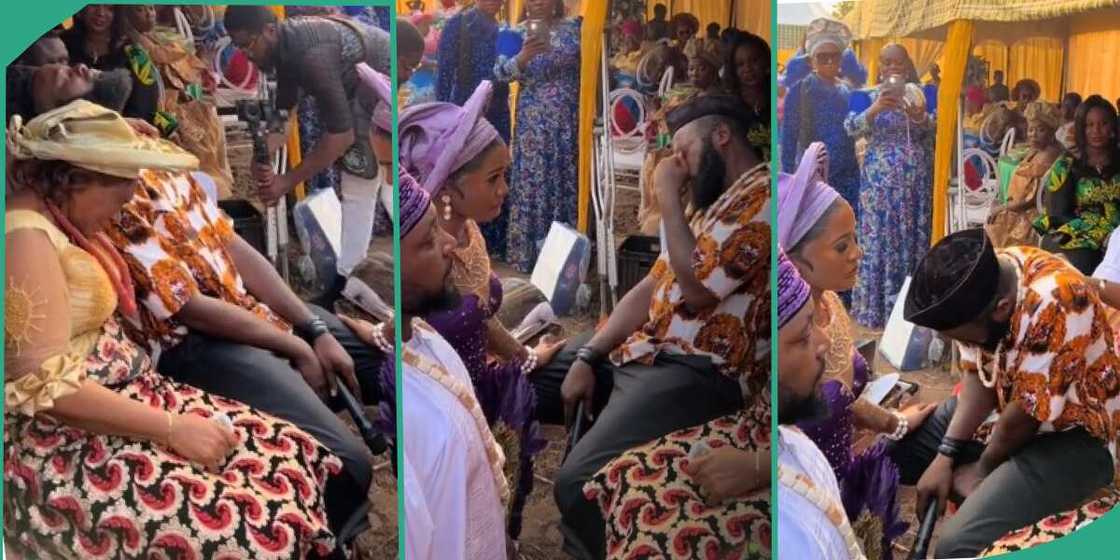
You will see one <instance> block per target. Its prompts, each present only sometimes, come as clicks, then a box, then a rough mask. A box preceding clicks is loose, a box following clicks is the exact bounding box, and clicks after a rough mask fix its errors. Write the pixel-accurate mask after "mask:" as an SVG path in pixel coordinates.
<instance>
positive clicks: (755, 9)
mask: <svg viewBox="0 0 1120 560" xmlns="http://www.w3.org/2000/svg"><path fill="white" fill-rule="evenodd" d="M770 13H771V9H770V2H767V1H764V0H735V20H734V21H733V22H732V25H734V26H735V27H737V28H739V29H744V30H746V31H750V32H751V33H754V34H755V35H758V36H759V37H762V38H763V39H766V42H767V43H770V42H771V41H770Z"/></svg>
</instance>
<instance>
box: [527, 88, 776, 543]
mask: <svg viewBox="0 0 1120 560" xmlns="http://www.w3.org/2000/svg"><path fill="white" fill-rule="evenodd" d="M745 113H746V112H745V111H744V109H743V106H742V103H741V102H740V101H739V100H738V99H734V98H730V97H725V96H718V95H711V96H705V97H700V98H697V99H696V100H694V101H691V102H689V103H687V104H685V105H682V106H681V107H680V108H678V109H676V110H674V111H673V112H671V113H670V114H669V116H668V119H667V121H668V123H669V126H670V130H671V131H672V132H673V152H674V153H673V155H672V156H670V157H668V158H666V159H665V160H664V161H663V162H662V163H661V164H660V165H659V166H658V169H657V171H656V172H655V178H654V181H655V184H656V187H655V188H657V189H658V190H659V191H660V192H661V193H662V194H661V200H662V201H668V203H667V204H665V205H664V208H663V216H662V247H663V248H664V252H663V253H662V255H661V257H660V258H659V260H658V261H657V263H656V265H655V266H654V267H653V270H652V271H651V272H650V273H649V275H648V276H647V277H646V278H645V279H643V280H642V281H641V282H639V283H638V284H637V286H635V287H634V288H633V289H631V290H630V292H629V293H627V294H626V295H625V297H623V298H622V300H621V301H620V302H619V303H618V306H617V307H616V308H615V310H614V312H613V313H612V314H611V316H610V318H609V319H608V320H607V323H606V324H605V325H604V327H603V328H602V329H601V330H600V331H598V332H597V333H594V336H591V335H590V334H585V335H583V336H579V337H575V338H574V339H573V340H571V341H570V342H569V343H568V345H567V347H566V348H565V349H564V350H563V351H561V352H560V353H559V354H558V355H557V357H556V358H555V359H554V360H553V361H552V362H551V363H549V364H548V365H547V366H545V367H544V368H542V369H541V370H539V371H538V372H536V373H534V374H533V378H532V382H533V384H534V386H535V388H536V390H537V396H538V414H539V418H540V420H541V421H543V422H562V421H564V418H565V417H568V418H571V417H572V416H573V411H574V410H575V408H576V405H577V403H583V405H584V409H585V411H586V412H587V414H588V415H589V416H591V415H592V414H591V413H592V410H593V405H595V404H597V405H602V404H603V403H604V402H605V403H606V405H605V408H603V409H602V411H601V412H600V413H599V414H598V415H597V417H596V418H595V420H594V425H593V426H592V427H591V428H590V430H589V431H588V432H587V433H586V434H585V435H583V437H582V439H581V440H580V441H579V443H578V444H577V445H576V446H575V447H574V448H573V449H572V450H571V452H570V454H569V455H568V457H567V459H566V460H565V462H564V465H563V466H562V467H561V469H560V472H559V473H558V475H557V479H556V487H555V498H556V502H557V505H558V506H559V508H560V512H561V515H562V516H563V527H562V529H563V531H564V535H565V549H566V550H567V551H568V552H569V553H570V554H572V555H574V556H576V557H579V558H584V557H602V555H603V551H604V547H605V543H604V536H605V527H604V521H603V517H602V514H601V512H600V511H599V508H598V507H597V506H596V504H595V503H594V502H593V501H590V500H588V499H587V498H586V497H585V496H584V493H583V486H584V483H585V482H587V480H588V479H589V478H591V476H592V475H593V474H594V473H595V472H597V471H598V470H599V469H600V468H602V467H603V465H605V464H607V463H608V462H609V461H610V460H611V459H613V458H615V457H617V456H618V455H620V454H622V453H623V452H624V451H626V450H628V449H630V448H634V447H637V446H639V445H642V444H645V443H647V442H649V441H651V440H654V439H656V438H658V437H661V436H664V435H665V434H668V433H670V432H673V431H676V430H679V429H682V428H686V427H690V426H696V425H699V424H704V423H705V422H708V421H709V420H712V419H714V418H717V417H720V416H724V415H728V414H734V413H737V412H739V411H743V410H747V411H748V415H750V416H752V417H758V418H764V419H765V420H764V423H765V426H764V429H765V430H766V433H767V434H768V433H769V387H770V385H769V383H770V381H769V379H770V369H769V350H770V336H769V335H770V289H769V288H770V285H769V277H770V224H769V215H770V205H769V200H770V168H769V166H768V165H767V164H766V163H765V162H763V161H762V160H761V158H760V157H759V154H757V153H756V152H755V151H754V149H753V148H752V147H751V146H750V143H749V140H748V138H747V130H749V129H750V128H751V126H752V124H754V123H752V122H751V121H752V118H751V117H750V116H748V115H747V114H745ZM688 185H690V186H691V193H692V201H691V204H690V208H688V209H687V210H686V209H685V208H682V205H681V203H680V202H679V201H680V194H679V193H680V192H682V190H683V189H684V188H686V186H688ZM558 396H559V397H560V398H557V397H558Z"/></svg>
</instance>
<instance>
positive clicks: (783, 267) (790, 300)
mask: <svg viewBox="0 0 1120 560" xmlns="http://www.w3.org/2000/svg"><path fill="white" fill-rule="evenodd" d="M809 292H810V291H809V284H807V283H806V282H805V280H804V279H803V278H801V273H800V272H798V271H797V267H796V266H794V265H793V261H790V260H789V257H787V256H786V252H785V251H784V250H782V249H781V246H779V249H778V328H779V329H781V328H782V327H784V326H786V323H788V322H789V320H790V319H792V318H793V316H794V315H797V312H798V311H801V308H802V307H805V304H806V303H809Z"/></svg>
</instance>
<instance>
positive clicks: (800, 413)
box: [778, 384, 828, 426]
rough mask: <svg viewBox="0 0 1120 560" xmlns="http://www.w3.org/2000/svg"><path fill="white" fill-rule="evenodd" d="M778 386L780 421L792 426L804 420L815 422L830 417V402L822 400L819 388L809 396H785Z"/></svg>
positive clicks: (784, 424)
mask: <svg viewBox="0 0 1120 560" xmlns="http://www.w3.org/2000/svg"><path fill="white" fill-rule="evenodd" d="M782 393H783V391H782V387H781V385H780V384H779V386H778V423H779V424H781V425H783V426H790V425H793V424H798V423H802V422H815V421H819V420H823V419H825V418H827V417H828V404H827V403H825V402H824V401H823V400H821V398H820V395H819V393H818V390H817V389H816V388H814V389H813V392H812V394H810V395H809V396H807V397H801V398H799V397H795V396H792V395H784V396H783V394H782Z"/></svg>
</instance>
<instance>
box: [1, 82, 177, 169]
mask: <svg viewBox="0 0 1120 560" xmlns="http://www.w3.org/2000/svg"><path fill="white" fill-rule="evenodd" d="M7 143H8V152H9V153H10V154H11V155H12V157H15V158H16V159H21V160H26V159H39V160H60V161H65V162H67V163H70V164H71V165H74V166H76V167H81V168H83V169H88V170H90V171H94V172H97V173H103V174H105V175H111V176H113V177H121V178H124V179H135V178H137V177H138V176H139V175H140V171H141V170H143V169H156V170H162V171H190V170H193V169H197V168H198V158H196V157H195V156H193V155H191V154H190V153H188V152H187V151H185V150H183V149H182V148H180V147H178V146H176V145H174V144H172V143H170V142H168V141H166V140H162V139H159V138H151V137H148V136H143V135H141V134H139V133H137V132H136V131H135V130H133V128H132V126H131V125H129V124H128V121H126V120H125V119H124V117H122V116H121V115H120V113H117V112H116V111H112V110H110V109H106V108H105V107H102V106H100V105H97V104H95V103H90V102H89V101H85V100H81V99H79V100H77V101H74V102H72V103H70V104H68V105H64V106H62V107H59V108H57V109H54V110H51V111H48V112H46V113H43V114H41V115H39V116H38V117H35V118H34V119H31V120H30V121H28V122H27V123H26V124H25V123H24V122H23V118H22V117H20V116H19V115H14V116H12V120H11V121H10V122H9V123H8V141H7Z"/></svg>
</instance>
